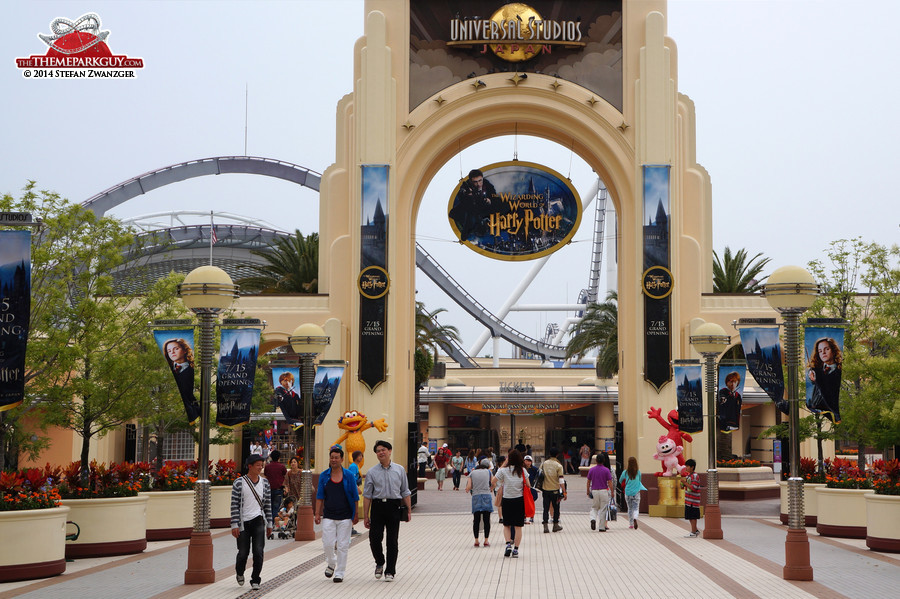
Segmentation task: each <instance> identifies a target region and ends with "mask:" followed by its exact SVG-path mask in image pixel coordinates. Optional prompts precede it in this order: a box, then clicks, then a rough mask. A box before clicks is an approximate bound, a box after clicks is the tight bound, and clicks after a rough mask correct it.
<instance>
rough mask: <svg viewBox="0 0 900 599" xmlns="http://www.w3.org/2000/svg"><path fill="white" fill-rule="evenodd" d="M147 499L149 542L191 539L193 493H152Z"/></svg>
mask: <svg viewBox="0 0 900 599" xmlns="http://www.w3.org/2000/svg"><path fill="white" fill-rule="evenodd" d="M140 495H142V496H145V497H147V499H148V501H147V540H148V541H169V540H172V539H189V538H191V531H192V530H193V528H194V492H193V491H150V492H147V493H141V494H140Z"/></svg>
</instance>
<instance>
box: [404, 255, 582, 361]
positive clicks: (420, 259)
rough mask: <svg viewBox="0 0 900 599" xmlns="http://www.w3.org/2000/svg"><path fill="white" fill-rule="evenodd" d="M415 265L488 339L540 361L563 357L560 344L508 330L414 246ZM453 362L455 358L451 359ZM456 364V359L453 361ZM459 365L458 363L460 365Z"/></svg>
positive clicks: (509, 328)
mask: <svg viewBox="0 0 900 599" xmlns="http://www.w3.org/2000/svg"><path fill="white" fill-rule="evenodd" d="M416 266H417V267H418V268H419V270H421V271H422V272H423V273H425V275H427V276H428V278H429V279H431V280H432V281H434V283H435V284H436V285H437V286H438V287H440V289H441V291H443V292H444V293H446V294H447V295H448V296H449V297H450V299H452V300H453V301H455V302H456V303H457V304H459V306H460V307H461V308H462V309H463V310H465V311H466V312H468V313H469V314H471V315H472V316H473V317H474V318H475V319H476V320H477V321H478V322H480V323H481V324H483V325H484V326H485V327H487V328H488V329H490V331H491V336H492V337H501V338H503V339H505V340H506V341H508V342H510V343H512V344H513V345H515V346H516V347H520V348H522V349H524V350H525V351H528V352H531V353H533V354H536V355H538V356H541V357H542V358H543V359H544V360H563V359H565V357H566V348H565V347H564V346H562V345H551V344H549V343H544V342H543V341H538V340H537V339H533V338H531V337H529V336H528V335H524V334H522V333H520V332H519V331H517V330H516V329H514V328H512V327H511V326H509V325H508V324H506V323H505V322H503V321H502V320H500V319H499V318H497V317H496V316H495V315H494V314H492V313H491V312H490V310H488V309H487V308H485V307H484V306H483V305H481V302H479V301H478V300H477V299H475V297H474V296H472V294H470V293H469V292H468V291H466V290H465V289H464V288H463V287H462V285H460V284H459V283H457V282H456V280H455V279H454V278H453V277H452V276H450V273H448V272H447V271H446V270H444V268H443V267H442V266H441V265H440V264H438V263H437V260H435V259H434V258H432V257H431V255H430V254H429V253H428V252H426V251H425V249H424V248H423V247H422V246H421V245H419V244H418V243H416ZM454 359H456V358H454ZM457 361H458V360H457ZM460 363H461V364H462V362H460Z"/></svg>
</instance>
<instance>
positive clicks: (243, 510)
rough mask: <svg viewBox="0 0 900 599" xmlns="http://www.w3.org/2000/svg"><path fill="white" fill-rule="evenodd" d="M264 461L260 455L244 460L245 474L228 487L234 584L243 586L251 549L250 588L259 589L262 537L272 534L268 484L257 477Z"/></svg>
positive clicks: (251, 455)
mask: <svg viewBox="0 0 900 599" xmlns="http://www.w3.org/2000/svg"><path fill="white" fill-rule="evenodd" d="M264 464H265V460H264V459H263V457H262V456H261V455H258V454H255V453H253V454H250V457H249V458H247V474H246V475H244V476H241V477H239V478H238V479H237V480H235V481H234V484H233V485H232V486H231V536H233V537H234V538H235V539H237V547H238V553H237V559H236V561H235V564H234V570H235V573H236V574H237V583H238V584H239V585H242V586H243V584H244V570H245V569H246V568H247V556H248V555H249V554H250V548H251V546H252V548H253V570H252V572H251V574H250V588H251V589H253V590H257V589H259V584H260V582H262V579H261V578H260V576H259V575H260V573H261V572H262V565H263V551H264V549H265V546H266V537H267V536H269V535H270V534H272V496H271V490H270V489H269V481H268V480H266V479H265V478H263V477H262V476H260V474H262V470H263V465H264Z"/></svg>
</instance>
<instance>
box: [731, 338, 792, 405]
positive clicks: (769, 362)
mask: <svg viewBox="0 0 900 599" xmlns="http://www.w3.org/2000/svg"><path fill="white" fill-rule="evenodd" d="M740 331H741V345H742V346H743V347H744V357H745V358H746V360H747V369H748V370H749V371H750V374H752V375H753V379H754V380H755V381H756V382H757V384H759V386H760V387H762V389H763V391H765V392H766V395H768V396H769V397H771V398H772V401H774V402H775V407H777V408H778V409H779V410H781V411H782V412H783V413H784V414H788V413H789V409H788V402H787V401H785V399H784V372H783V371H782V369H781V342H780V341H779V340H778V327H773V326H769V327H741V329H740Z"/></svg>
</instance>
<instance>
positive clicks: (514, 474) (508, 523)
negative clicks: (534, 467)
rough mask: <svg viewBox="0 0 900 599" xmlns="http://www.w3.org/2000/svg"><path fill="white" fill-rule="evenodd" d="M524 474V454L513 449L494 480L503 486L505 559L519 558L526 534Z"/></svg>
mask: <svg viewBox="0 0 900 599" xmlns="http://www.w3.org/2000/svg"><path fill="white" fill-rule="evenodd" d="M524 473H525V468H524V464H523V461H522V454H521V453H519V452H518V451H516V450H515V449H513V450H512V451H510V452H509V458H508V459H507V460H506V465H505V466H504V467H503V468H500V469H498V470H497V475H496V476H495V477H494V480H493V482H494V483H495V484H499V485H502V486H503V500H502V506H503V535H504V536H505V537H506V549H505V551H504V552H503V556H504V557H509V556H510V555H512V556H513V557H519V545H520V544H521V543H522V535H523V534H524V532H525V528H524V526H525V498H524V496H523V491H524V489H525V485H524V478H523V475H524ZM513 539H515V541H513ZM513 542H515V547H513Z"/></svg>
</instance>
